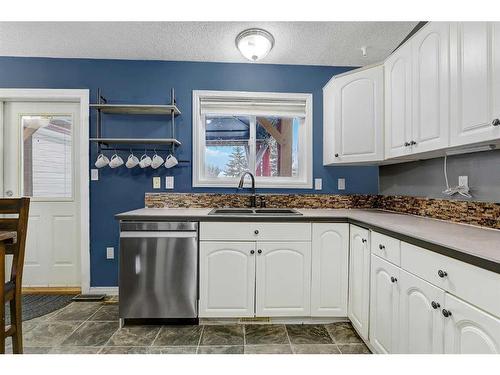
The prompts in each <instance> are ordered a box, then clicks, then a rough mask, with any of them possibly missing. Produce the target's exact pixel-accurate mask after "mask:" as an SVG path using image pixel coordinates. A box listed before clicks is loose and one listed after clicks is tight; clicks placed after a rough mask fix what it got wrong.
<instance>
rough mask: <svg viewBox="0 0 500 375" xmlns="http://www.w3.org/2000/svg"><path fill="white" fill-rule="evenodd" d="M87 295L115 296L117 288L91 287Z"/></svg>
mask: <svg viewBox="0 0 500 375" xmlns="http://www.w3.org/2000/svg"><path fill="white" fill-rule="evenodd" d="M89 294H106V295H108V296H117V295H118V287H117V286H91V287H90V290H89Z"/></svg>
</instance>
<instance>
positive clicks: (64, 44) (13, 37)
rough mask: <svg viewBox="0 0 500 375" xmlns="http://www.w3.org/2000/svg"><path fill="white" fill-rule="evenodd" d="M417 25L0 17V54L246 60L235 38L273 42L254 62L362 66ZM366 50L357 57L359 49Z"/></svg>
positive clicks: (379, 56)
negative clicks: (246, 34)
mask: <svg viewBox="0 0 500 375" xmlns="http://www.w3.org/2000/svg"><path fill="white" fill-rule="evenodd" d="M416 24H417V22H0V56H31V57H75V58H99V59H101V58H102V59H137V60H178V61H216V62H248V61H247V60H245V59H244V58H243V57H242V56H241V55H240V53H239V52H238V50H237V49H236V47H235V45H234V39H235V37H236V35H237V34H238V33H239V32H240V31H242V30H244V29H246V28H250V27H261V28H264V29H266V30H268V31H269V32H271V33H272V34H273V35H274V38H275V40H276V44H275V46H274V49H273V50H272V51H271V53H270V54H269V55H268V56H267V57H266V58H265V59H263V60H262V61H261V62H259V63H264V64H303V65H336V66H361V65H367V64H371V63H374V62H378V61H380V60H383V59H384V58H386V57H387V56H388V55H389V54H390V53H391V51H392V50H393V49H394V48H396V47H397V46H398V44H399V43H400V42H401V41H402V40H403V39H404V38H405V36H406V35H407V34H408V33H409V32H410V31H411V30H412V29H413V27H414V26H415V25H416ZM362 46H367V47H368V55H367V56H366V57H363V56H362V54H361V47H362Z"/></svg>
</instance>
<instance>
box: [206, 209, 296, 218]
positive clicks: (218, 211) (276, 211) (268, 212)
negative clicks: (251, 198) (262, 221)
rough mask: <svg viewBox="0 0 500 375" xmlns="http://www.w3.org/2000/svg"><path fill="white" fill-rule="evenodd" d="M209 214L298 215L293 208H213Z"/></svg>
mask: <svg viewBox="0 0 500 375" xmlns="http://www.w3.org/2000/svg"><path fill="white" fill-rule="evenodd" d="M208 214H209V215H225V216H233V215H235V216H238V215H239V216H247V215H250V216H300V215H302V214H301V213H300V212H299V211H297V210H294V209H293V208H214V209H213V210H212V211H210V212H209V213H208Z"/></svg>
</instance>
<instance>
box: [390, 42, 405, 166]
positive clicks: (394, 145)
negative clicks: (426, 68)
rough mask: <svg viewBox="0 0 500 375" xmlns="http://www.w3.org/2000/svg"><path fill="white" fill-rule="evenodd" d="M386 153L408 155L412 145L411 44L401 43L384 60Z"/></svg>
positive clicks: (392, 155) (395, 155)
mask: <svg viewBox="0 0 500 375" xmlns="http://www.w3.org/2000/svg"><path fill="white" fill-rule="evenodd" d="M384 70H385V74H384V76H385V156H386V158H392V157H397V156H402V155H407V154H409V153H410V152H411V147H410V146H408V145H407V144H408V143H409V142H410V141H411V121H412V116H411V106H412V103H411V46H410V44H409V43H407V44H405V45H403V46H401V47H400V48H399V49H398V50H397V51H396V52H394V53H393V54H392V55H391V56H389V58H388V59H387V60H386V61H385V63H384Z"/></svg>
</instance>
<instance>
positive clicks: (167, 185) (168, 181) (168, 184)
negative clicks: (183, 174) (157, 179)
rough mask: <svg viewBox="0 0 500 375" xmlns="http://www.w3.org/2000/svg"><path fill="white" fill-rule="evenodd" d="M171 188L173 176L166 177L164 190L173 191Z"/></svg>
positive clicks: (172, 186)
mask: <svg viewBox="0 0 500 375" xmlns="http://www.w3.org/2000/svg"><path fill="white" fill-rule="evenodd" d="M173 188H174V176H166V177H165V189H173Z"/></svg>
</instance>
